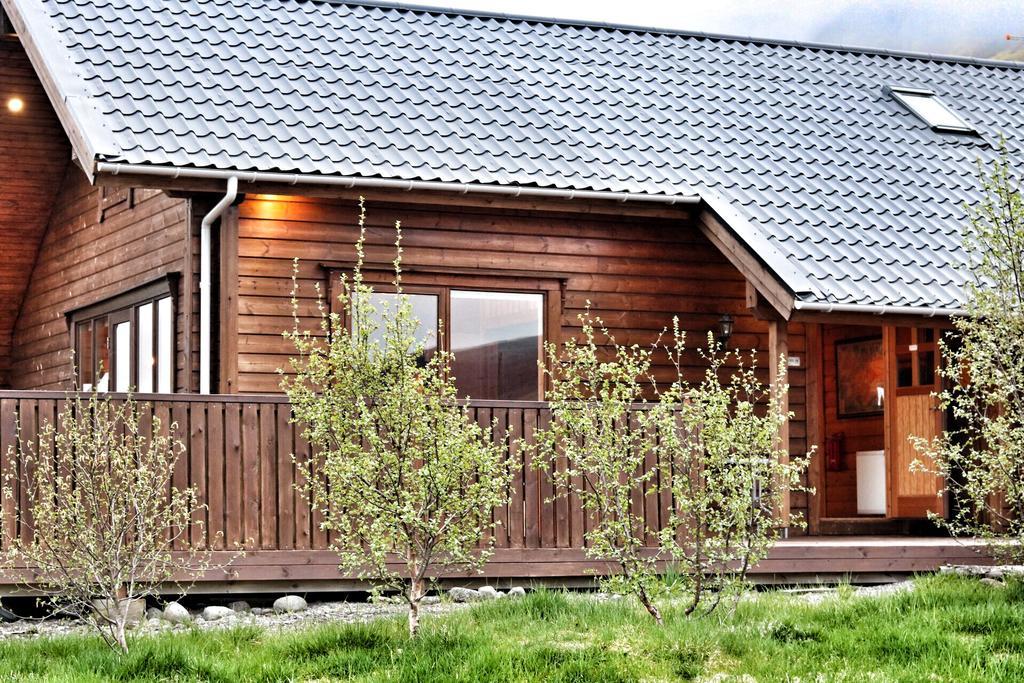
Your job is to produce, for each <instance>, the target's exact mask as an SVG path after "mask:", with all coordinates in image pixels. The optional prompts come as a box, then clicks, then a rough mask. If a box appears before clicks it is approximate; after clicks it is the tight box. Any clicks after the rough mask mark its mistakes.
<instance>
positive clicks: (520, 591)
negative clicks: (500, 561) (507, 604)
mask: <svg viewBox="0 0 1024 683" xmlns="http://www.w3.org/2000/svg"><path fill="white" fill-rule="evenodd" d="M506 595H508V597H510V598H522V597H525V596H526V589H525V588H523V587H522V586H512V587H511V588H509V589H508V593H506Z"/></svg>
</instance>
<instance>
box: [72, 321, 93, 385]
mask: <svg viewBox="0 0 1024 683" xmlns="http://www.w3.org/2000/svg"><path fill="white" fill-rule="evenodd" d="M77 331H78V339H77V340H76V343H75V346H76V347H77V348H78V357H77V358H75V363H76V364H77V365H78V377H79V382H78V383H79V386H80V387H81V389H82V391H92V380H93V358H94V355H93V352H92V323H91V322H89V323H83V324H81V325H78V327H77Z"/></svg>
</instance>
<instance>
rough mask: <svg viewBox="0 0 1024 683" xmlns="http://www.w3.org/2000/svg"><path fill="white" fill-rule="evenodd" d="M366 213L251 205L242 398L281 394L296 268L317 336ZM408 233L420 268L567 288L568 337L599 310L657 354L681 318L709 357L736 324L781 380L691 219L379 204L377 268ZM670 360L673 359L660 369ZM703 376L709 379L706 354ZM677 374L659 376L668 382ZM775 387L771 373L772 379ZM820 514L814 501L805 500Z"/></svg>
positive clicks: (371, 244) (373, 254)
mask: <svg viewBox="0 0 1024 683" xmlns="http://www.w3.org/2000/svg"><path fill="white" fill-rule="evenodd" d="M357 218H358V207H357V204H356V202H354V201H329V200H318V199H311V198H294V197H277V196H250V197H248V198H247V199H246V200H245V202H244V203H243V204H242V205H241V206H240V207H239V246H238V253H239V269H238V278H239V282H238V288H239V297H238V308H239V322H238V330H239V335H238V351H239V353H238V388H239V390H240V391H241V392H275V391H278V386H279V376H278V375H277V370H278V368H286V367H287V364H288V359H289V355H290V353H291V351H292V349H291V348H290V347H289V344H288V342H287V341H286V340H284V339H282V337H281V332H282V331H283V330H284V329H290V328H291V325H292V320H291V311H290V299H289V297H290V291H291V274H292V260H293V259H294V258H298V259H299V260H300V261H299V285H300V299H299V306H300V314H301V316H302V323H303V324H304V325H305V326H307V327H308V328H309V329H316V325H317V319H316V317H315V316H316V301H315V298H314V289H313V287H314V285H315V284H317V283H319V284H320V285H321V286H324V285H325V279H324V278H325V275H324V272H323V271H322V269H321V268H320V267H319V264H320V263H323V262H331V261H334V262H345V261H348V262H351V260H352V259H353V258H354V256H355V252H354V248H353V243H354V242H355V239H356V236H357V227H356V223H357ZM399 220H400V221H401V223H402V230H403V236H404V241H403V244H404V249H405V254H404V258H405V265H406V266H407V267H412V268H415V267H417V266H419V267H444V268H447V269H455V270H458V271H460V272H465V273H467V274H472V273H474V272H478V271H479V270H486V271H487V272H488V273H500V272H501V271H509V273H510V274H511V273H513V272H522V271H531V272H537V273H543V274H547V275H548V276H550V277H562V278H564V280H565V291H564V306H563V310H562V316H561V321H560V328H561V330H562V336H563V337H566V336H568V335H572V334H574V332H575V330H576V329H577V319H576V316H577V315H578V314H579V313H581V312H582V311H583V310H584V307H585V306H586V302H587V301H590V302H591V306H592V310H593V312H594V313H596V314H598V315H600V316H601V317H602V318H603V319H604V320H605V322H606V323H607V325H608V326H609V327H610V329H611V330H612V332H613V333H614V334H615V336H616V338H617V339H618V341H620V342H623V343H634V342H635V343H639V344H644V345H646V344H650V343H651V342H653V341H654V339H655V338H656V337H657V335H658V334H659V333H660V332H661V330H662V329H663V328H664V327H666V326H669V325H670V324H671V320H672V316H673V315H679V316H680V319H681V323H682V326H683V328H684V329H686V330H687V331H688V339H689V341H690V345H691V347H696V346H697V345H702V344H704V343H705V338H706V335H707V332H708V330H713V329H715V328H716V327H717V322H718V318H719V317H720V316H721V315H722V314H724V313H729V314H731V315H732V316H733V317H734V318H735V319H736V325H735V333H734V335H733V338H732V340H731V345H734V346H739V347H741V348H744V349H757V350H758V352H759V353H758V363H759V365H760V367H761V368H763V369H766V368H767V362H768V358H767V348H768V328H767V324H766V323H765V322H763V321H759V320H756V319H755V318H754V317H753V316H751V315H750V314H749V313H748V312H747V310H746V307H745V298H744V297H745V284H744V283H745V280H744V278H743V276H742V275H741V274H740V273H739V272H738V271H737V270H736V269H735V268H734V267H733V266H732V265H731V264H730V263H729V262H728V261H727V260H726V259H725V258H724V257H723V256H722V255H721V254H720V253H719V252H718V251H717V250H716V248H715V247H714V246H713V245H712V244H711V243H710V242H709V241H708V240H707V239H706V238H705V237H704V236H703V235H702V234H701V232H700V230H699V229H698V228H697V226H696V224H695V223H694V221H693V219H692V217H690V216H688V215H687V214H686V213H685V212H684V211H683V209H680V216H679V218H678V219H669V218H638V217H630V216H628V215H623V216H620V217H600V216H581V215H577V214H568V213H562V214H559V213H552V212H538V211H516V210H511V209H500V210H495V209H487V208H480V207H477V208H470V207H461V208H460V207H454V208H453V207H437V206H425V205H421V206H410V205H408V204H387V203H384V202H372V203H368V205H367V225H368V235H367V249H366V253H367V257H368V259H369V260H370V261H372V262H374V263H376V264H382V263H388V262H390V260H391V259H392V258H393V256H394V249H393V247H392V243H393V242H394V223H395V221H399ZM789 344H790V354H791V355H795V356H798V357H804V356H805V344H804V332H803V326H802V325H801V324H793V325H790V329H789ZM659 360H663V359H659ZM689 360H690V364H691V367H690V371H691V374H692V375H693V376H694V377H696V375H697V373H699V372H700V371H701V366H700V362H699V359H698V357H697V354H696V353H695V352H692V353H691V354H690V355H689ZM805 365H806V363H802V365H801V367H799V368H794V369H792V371H791V373H790V383H791V386H792V393H791V398H790V405H791V408H792V410H793V411H794V412H795V413H796V417H795V419H794V421H793V423H792V427H791V431H790V436H791V449H792V450H793V452H795V453H799V454H803V453H804V452H805V451H806V447H807V446H806V429H805V426H804V419H805V417H806V411H805V406H806V401H805V399H804V389H803V386H804V382H805V377H804V371H803V366H805ZM667 373H668V367H667V364H665V363H662V365H661V367H660V369H659V371H658V375H659V376H660V377H661V378H666V377H667ZM764 378H765V380H767V371H766V370H765V372H764ZM792 504H793V508H794V510H795V511H796V512H801V513H803V514H806V505H807V500H806V496H803V495H796V496H794V499H793V502H792Z"/></svg>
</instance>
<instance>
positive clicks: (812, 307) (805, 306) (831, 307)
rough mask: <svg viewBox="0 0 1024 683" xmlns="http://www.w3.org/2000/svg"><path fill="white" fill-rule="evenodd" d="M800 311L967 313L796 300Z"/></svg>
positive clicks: (905, 313)
mask: <svg viewBox="0 0 1024 683" xmlns="http://www.w3.org/2000/svg"><path fill="white" fill-rule="evenodd" d="M793 308H794V309H796V310H798V311H813V312H815V313H866V314H870V315H918V316H923V317H925V318H938V317H946V318H949V317H954V316H962V315H967V312H966V311H965V310H964V309H962V308H934V307H932V308H929V307H927V306H879V305H875V304H828V303H819V302H816V301H794V302H793Z"/></svg>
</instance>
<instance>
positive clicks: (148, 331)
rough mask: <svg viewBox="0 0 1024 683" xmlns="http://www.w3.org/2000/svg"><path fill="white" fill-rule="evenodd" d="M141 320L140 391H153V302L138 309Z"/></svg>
mask: <svg viewBox="0 0 1024 683" xmlns="http://www.w3.org/2000/svg"><path fill="white" fill-rule="evenodd" d="M137 316H138V317H137V320H138V321H139V353H138V363H139V373H138V375H139V387H138V389H139V392H140V393H143V394H150V393H153V304H151V303H149V304H143V305H141V306H139V308H138V311H137Z"/></svg>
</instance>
